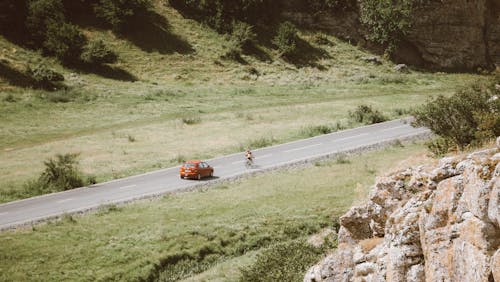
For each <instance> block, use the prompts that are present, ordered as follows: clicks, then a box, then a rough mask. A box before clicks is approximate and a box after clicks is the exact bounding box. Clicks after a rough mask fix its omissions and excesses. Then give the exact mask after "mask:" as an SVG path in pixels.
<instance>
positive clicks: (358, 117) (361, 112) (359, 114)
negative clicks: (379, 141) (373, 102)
mask: <svg viewBox="0 0 500 282" xmlns="http://www.w3.org/2000/svg"><path fill="white" fill-rule="evenodd" d="M349 116H350V117H351V119H353V120H354V121H356V122H360V123H365V124H375V123H379V122H384V121H386V120H387V118H386V117H385V116H384V115H383V114H382V113H381V112H379V111H378V110H374V109H373V108H372V107H371V106H367V105H360V106H358V107H357V108H356V110H355V111H354V112H350V113H349Z"/></svg>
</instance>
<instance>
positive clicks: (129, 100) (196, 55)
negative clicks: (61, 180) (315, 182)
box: [0, 0, 477, 202]
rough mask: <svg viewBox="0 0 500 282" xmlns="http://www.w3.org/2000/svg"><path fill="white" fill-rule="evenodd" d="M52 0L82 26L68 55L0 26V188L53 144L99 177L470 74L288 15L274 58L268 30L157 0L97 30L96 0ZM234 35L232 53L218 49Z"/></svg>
mask: <svg viewBox="0 0 500 282" xmlns="http://www.w3.org/2000/svg"><path fill="white" fill-rule="evenodd" d="M40 1H41V0H40ZM52 1H56V0H52ZM20 2H22V1H20ZM16 3H17V2H12V3H11V4H12V5H14V6H15V5H17V4H16ZM41 3H51V2H50V1H48V0H44V2H41ZM54 3H55V2H54ZM62 3H63V5H64V20H65V23H68V24H73V25H75V26H77V27H78V28H79V29H80V30H81V31H82V34H84V35H85V38H86V40H87V41H86V43H85V45H84V46H83V49H82V54H81V59H82V62H80V63H77V64H76V66H73V64H71V65H69V66H68V65H67V64H62V63H61V62H60V60H58V59H56V58H53V57H47V56H44V55H43V54H41V53H40V52H38V51H36V50H34V49H33V47H29V46H28V47H23V45H18V44H16V43H15V42H17V41H16V40H15V39H13V38H12V37H11V35H5V37H0V48H1V50H3V52H2V54H0V202H7V201H12V200H16V199H19V198H23V197H28V196H30V195H29V194H28V195H26V194H24V193H25V191H26V190H25V189H24V186H25V184H26V183H27V182H29V181H30V180H32V179H34V178H36V177H37V176H38V174H39V172H40V171H43V169H44V164H43V160H46V159H49V158H52V157H53V156H55V155H57V154H63V155H64V154H72V153H80V168H81V171H82V172H83V173H84V174H86V175H95V180H96V181H98V182H102V181H106V180H112V179H115V178H120V177H125V176H130V175H133V174H138V173H142V172H147V171H151V170H156V169H160V168H165V167H169V166H173V165H177V164H178V159H179V158H178V157H179V156H180V155H182V159H191V158H200V159H206V158H211V157H215V156H220V155H222V154H228V153H235V152H238V151H240V149H241V148H245V147H247V146H251V147H252V148H255V147H260V146H264V145H268V144H277V143H282V142H287V141H293V140H297V139H299V138H304V137H311V136H315V135H318V134H323V133H326V132H329V131H330V132H333V131H336V130H339V129H344V128H351V127H355V126H358V125H360V124H362V123H364V122H365V121H363V122H357V121H355V120H353V119H351V118H350V117H349V112H353V111H355V110H356V107H357V106H359V105H370V106H371V107H373V109H376V110H377V111H378V112H379V113H380V114H382V115H383V116H384V117H386V118H388V119H392V118H400V117H404V116H406V115H408V114H409V112H410V110H411V109H412V108H413V107H414V106H416V105H419V104H421V103H422V101H425V100H426V99H427V98H429V97H435V96H436V95H438V94H443V95H445V96H448V95H451V94H452V93H454V92H455V90H456V89H458V88H460V87H461V86H463V85H464V84H466V83H468V82H469V81H471V80H474V79H475V78H477V76H475V75H470V74H443V73H435V74H426V73H422V72H418V71H413V72H410V73H407V74H400V73H395V72H394V71H393V65H392V64H391V63H390V62H387V61H384V62H383V64H382V65H373V64H370V63H367V62H365V61H364V60H363V59H362V58H364V57H366V56H368V55H369V53H367V52H366V51H364V50H362V49H360V48H357V47H355V46H352V45H350V44H348V43H346V42H343V41H341V40H339V39H337V38H335V37H333V36H331V35H327V34H324V33H317V32H310V31H304V30H301V29H300V28H297V36H298V37H299V39H300V40H299V42H298V47H297V48H298V50H299V52H298V54H299V55H297V56H294V58H293V60H289V59H288V58H286V60H284V59H283V58H282V57H280V56H279V52H278V51H277V50H276V47H275V46H274V45H273V44H272V43H271V40H272V38H273V37H274V36H275V34H274V33H273V32H271V33H269V34H268V33H266V32H264V33H262V32H263V31H262V29H261V27H260V26H257V25H256V26H254V25H252V24H251V23H247V22H242V21H231V34H230V35H221V34H219V33H217V32H215V31H214V30H213V29H211V28H209V27H207V26H205V25H200V24H199V23H198V22H196V21H193V20H191V19H186V18H185V17H184V16H183V15H181V14H179V11H178V10H175V9H173V8H172V7H170V6H168V5H167V6H165V5H164V4H165V3H164V2H162V1H153V2H151V5H153V6H152V7H151V9H147V12H139V13H137V14H136V15H142V16H144V17H146V18H145V19H144V21H142V22H141V25H134V24H130V25H129V27H130V28H129V29H127V30H128V32H126V33H117V32H110V31H109V30H107V28H111V27H110V25H108V24H106V23H102V22H100V20H99V19H96V16H95V11H94V7H95V6H94V5H96V4H98V3H100V2H97V1H84V3H82V2H81V1H62ZM9 5H10V4H9ZM82 5H83V6H82ZM77 11H85V13H81V15H80V17H79V16H77V14H78V13H77ZM18 12H19V13H20V12H21V11H18ZM144 13H147V15H143V14H144ZM39 15H40V16H39V17H38V18H40V19H44V18H47V17H48V18H51V17H55V16H56V15H55V14H54V15H47V16H44V15H43V13H40V14H39ZM142 16H141V17H142ZM58 17H59V16H58ZM25 18H26V17H25ZM56 18H57V17H56ZM136 19H137V18H136V16H133V17H132V18H131V19H130V20H131V21H132V22H133V23H135V20H136ZM12 20H15V19H12ZM254 32H255V35H254ZM26 34H28V33H26ZM227 39H229V41H228V40H227ZM102 42H106V44H105V45H103V44H102ZM233 42H236V43H234V44H233ZM234 46H236V47H237V48H236V49H237V50H236V51H237V52H236V54H237V55H238V56H237V57H235V58H236V60H233V59H231V60H221V57H222V56H224V54H226V53H227V52H228V51H229V50H231V49H232V48H233V47H234ZM113 54H116V56H117V57H118V59H117V60H116V61H115V58H113V57H114V55H113ZM86 62H87V63H86ZM113 62H114V63H113ZM29 70H31V71H29ZM34 70H37V71H36V75H35V72H34ZM38 70H40V71H38ZM60 75H62V76H63V77H64V81H59V80H60V79H61V76H60ZM39 77H40V78H39ZM35 78H36V79H35ZM40 84H42V85H46V86H43V87H41V86H40ZM45 89H47V90H50V91H46V90H45ZM200 140H203V142H204V144H206V146H199V145H198V144H199V141H200ZM186 146H187V147H189V148H192V149H191V150H190V151H189V152H185V153H184V152H183V153H182V154H181V153H180V151H179V150H181V149H179V148H184V147H186ZM26 164H29V165H28V166H27V165H26ZM16 191H17V192H16ZM21 194H22V196H21Z"/></svg>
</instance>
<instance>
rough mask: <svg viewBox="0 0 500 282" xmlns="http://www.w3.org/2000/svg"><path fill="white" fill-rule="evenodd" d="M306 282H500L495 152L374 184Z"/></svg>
mask: <svg viewBox="0 0 500 282" xmlns="http://www.w3.org/2000/svg"><path fill="white" fill-rule="evenodd" d="M340 221H341V228H340V230H339V234H338V236H339V238H338V240H339V247H338V250H337V251H336V252H335V253H334V254H332V255H330V256H328V257H326V258H325V259H324V260H323V261H322V262H321V263H319V264H318V265H316V266H314V267H313V268H311V269H310V271H309V272H308V273H307V275H306V276H305V279H304V281H306V282H319V281H414V282H416V281H450V282H451V281H471V282H472V281H485V282H492V281H497V282H498V281H500V249H499V246H500V138H499V139H498V141H497V148H494V149H490V150H485V151H480V152H476V153H473V154H470V155H468V156H466V157H452V158H445V159H442V160H440V161H439V164H437V165H426V166H418V167H413V168H409V169H406V170H401V171H398V172H396V173H393V174H391V175H389V176H386V177H380V178H378V179H377V181H376V184H375V186H374V187H373V189H372V192H371V194H370V198H369V201H368V202H367V203H366V204H365V205H362V206H357V207H353V208H351V209H350V211H349V212H347V213H346V214H345V215H344V216H342V217H341V219H340Z"/></svg>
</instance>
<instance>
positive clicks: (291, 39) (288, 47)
mask: <svg viewBox="0 0 500 282" xmlns="http://www.w3.org/2000/svg"><path fill="white" fill-rule="evenodd" d="M298 41H299V36H298V30H297V28H296V27H295V25H293V24H292V23H291V22H288V21H287V22H284V23H282V24H280V26H279V27H278V31H277V33H276V36H275V37H274V38H273V43H274V44H275V45H276V46H277V47H278V50H279V51H280V53H281V55H282V56H285V57H286V56H291V55H293V54H295V52H296V51H297V44H298Z"/></svg>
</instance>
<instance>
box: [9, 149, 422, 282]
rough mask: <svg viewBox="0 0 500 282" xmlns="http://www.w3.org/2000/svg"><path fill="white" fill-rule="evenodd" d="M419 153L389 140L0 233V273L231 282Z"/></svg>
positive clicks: (19, 277) (328, 223)
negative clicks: (307, 163)
mask: <svg viewBox="0 0 500 282" xmlns="http://www.w3.org/2000/svg"><path fill="white" fill-rule="evenodd" d="M423 156H425V149H424V148H423V146H422V145H419V144H416V145H406V146H405V147H400V146H396V147H391V148H388V149H385V150H382V151H379V152H372V153H368V154H366V155H363V156H353V157H349V158H347V159H343V160H342V161H335V160H332V161H330V162H326V163H318V164H316V165H315V166H312V167H307V168H302V169H294V170H290V171H281V172H273V173H270V174H266V175H259V176H255V177H249V178H247V179H244V180H242V181H240V182H237V183H226V184H224V185H219V186H215V187H212V188H207V189H203V190H200V191H197V192H193V193H181V194H175V195H169V196H165V197H163V198H162V199H158V200H152V201H142V202H138V203H134V204H131V205H127V206H124V207H115V206H112V207H103V208H102V209H101V210H100V211H98V212H96V213H92V214H88V215H84V216H73V217H70V216H66V217H65V218H63V220H62V221H59V222H53V223H48V224H42V225H38V226H35V227H33V229H29V230H17V231H7V232H3V233H1V234H0V261H1V264H0V280H1V281H62V280H71V281H104V280H106V281H109V280H120V281H131V280H142V279H148V278H150V279H157V278H159V279H163V281H175V280H177V279H188V280H186V281H236V280H238V277H239V276H240V268H248V267H250V266H251V265H252V264H253V263H254V262H255V257H256V255H257V254H259V253H260V252H261V251H262V250H264V249H266V248H267V247H269V246H271V245H273V244H276V243H286V242H290V241H292V240H296V239H300V238H307V237H309V236H310V235H312V234H314V233H316V232H319V231H320V230H321V229H323V228H328V227H330V228H331V227H332V225H333V220H334V219H336V218H337V217H338V216H340V215H341V214H343V213H344V212H345V211H346V210H347V209H348V208H349V207H350V206H351V205H352V204H353V203H358V204H359V203H360V201H363V199H364V198H365V197H366V194H367V192H368V187H369V186H370V185H371V184H372V183H373V182H374V178H375V176H376V175H378V174H381V173H385V172H387V171H388V170H389V169H391V168H392V169H395V168H398V167H400V166H404V165H406V163H402V160H405V159H407V158H408V159H409V160H413V162H415V161H418V160H420V159H421V158H422V157H423ZM319 259H320V257H318V260H319Z"/></svg>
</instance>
